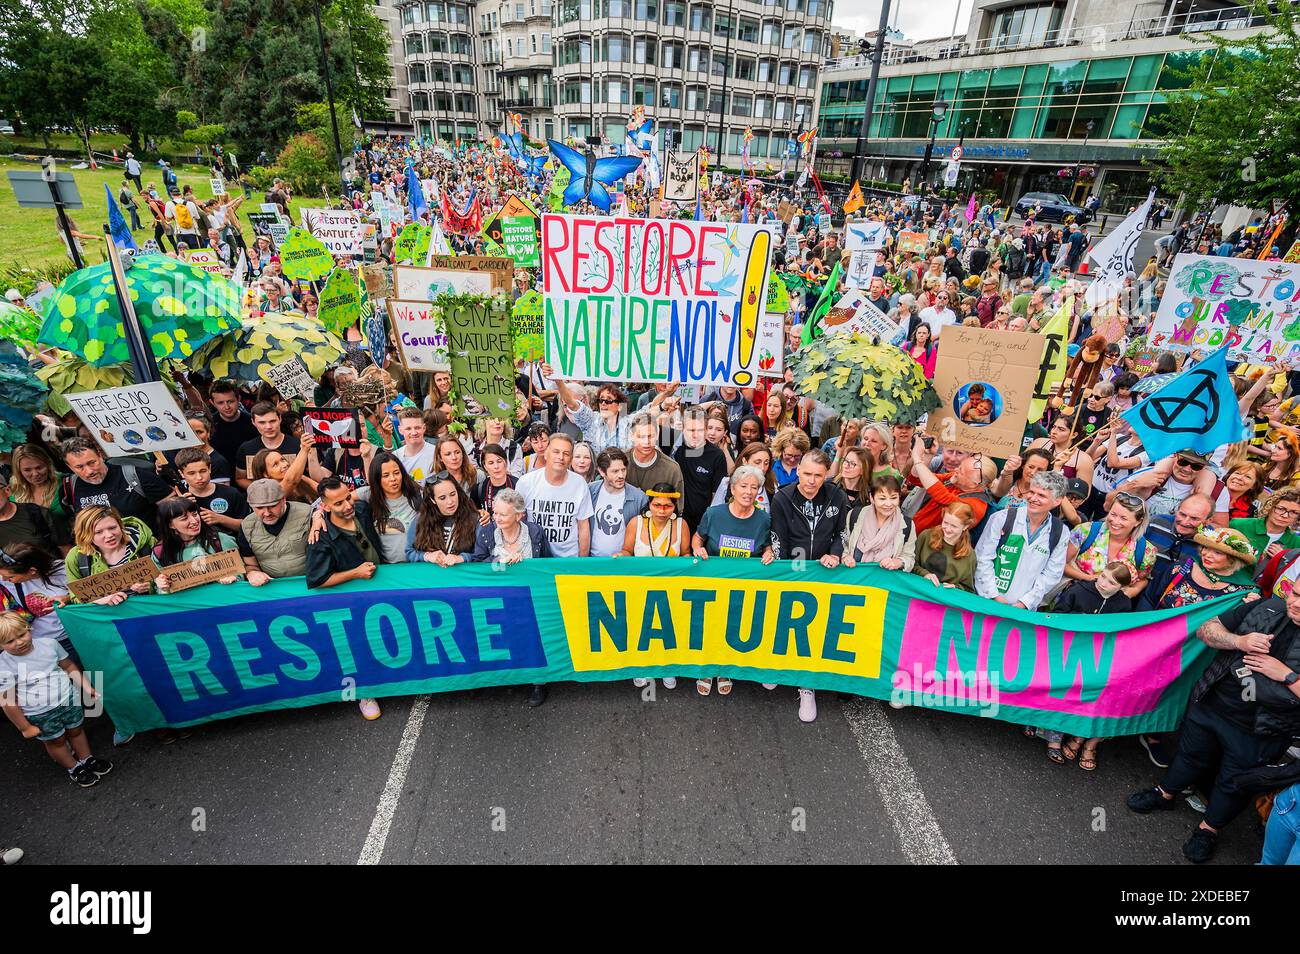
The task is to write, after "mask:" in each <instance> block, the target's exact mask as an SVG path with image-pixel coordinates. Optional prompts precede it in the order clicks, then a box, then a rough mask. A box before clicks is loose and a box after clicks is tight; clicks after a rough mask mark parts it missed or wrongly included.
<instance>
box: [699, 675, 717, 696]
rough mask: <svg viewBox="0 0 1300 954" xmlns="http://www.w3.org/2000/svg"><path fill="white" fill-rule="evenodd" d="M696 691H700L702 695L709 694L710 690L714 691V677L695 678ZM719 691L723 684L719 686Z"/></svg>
mask: <svg viewBox="0 0 1300 954" xmlns="http://www.w3.org/2000/svg"><path fill="white" fill-rule="evenodd" d="M695 691H696V692H698V693H699V694H700V695H702V696H707V695H708V694H709V693H710V692H712V691H713V680H712V679H696V680H695ZM718 691H719V692H721V691H722V686H721V685H719V686H718Z"/></svg>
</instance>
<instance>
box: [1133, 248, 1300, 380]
mask: <svg viewBox="0 0 1300 954" xmlns="http://www.w3.org/2000/svg"><path fill="white" fill-rule="evenodd" d="M1298 303H1300V265H1291V264H1287V263H1286V262H1260V261H1256V260H1255V259H1249V258H1220V257H1217V256H1207V255H1178V256H1175V258H1174V264H1173V266H1172V267H1171V268H1170V270H1169V281H1168V283H1167V284H1166V286H1165V293H1164V295H1163V296H1162V297H1161V299H1160V308H1159V309H1158V310H1157V311H1156V320H1155V321H1154V322H1153V323H1152V325H1151V334H1150V336H1149V338H1148V339H1147V345H1148V346H1149V347H1151V348H1157V349H1158V348H1176V349H1180V350H1184V351H1185V350H1189V349H1199V350H1201V351H1205V352H1207V353H1208V352H1210V351H1213V350H1214V349H1216V348H1218V347H1219V346H1221V345H1223V344H1225V343H1226V344H1228V345H1229V346H1230V347H1229V349H1228V358H1229V359H1230V360H1243V361H1250V362H1252V363H1255V364H1265V363H1275V362H1278V361H1285V360H1292V361H1294V360H1296V359H1297V358H1300V314H1297V305H1298Z"/></svg>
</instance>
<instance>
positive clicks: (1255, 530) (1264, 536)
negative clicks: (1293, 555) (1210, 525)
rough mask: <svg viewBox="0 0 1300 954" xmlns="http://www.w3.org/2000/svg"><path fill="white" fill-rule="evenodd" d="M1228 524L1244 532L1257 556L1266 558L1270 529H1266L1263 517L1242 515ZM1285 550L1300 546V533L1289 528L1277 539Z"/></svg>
mask: <svg viewBox="0 0 1300 954" xmlns="http://www.w3.org/2000/svg"><path fill="white" fill-rule="evenodd" d="M1228 526H1229V527H1231V528H1232V529H1233V530H1240V531H1241V532H1242V534H1243V535H1244V536H1245V537H1246V539H1247V540H1249V541H1250V546H1251V549H1253V550H1254V551H1255V554H1256V556H1258V557H1259V558H1260V559H1261V560H1262V559H1264V549H1265V548H1266V547H1267V546H1268V531H1267V530H1265V529H1264V518H1263V517H1242V518H1240V519H1237V520H1229V521H1228ZM1277 542H1278V543H1279V544H1281V546H1282V549H1283V550H1290V549H1293V548H1295V547H1300V534H1297V533H1295V532H1294V531H1293V530H1287V531H1286V532H1284V533H1283V534H1282V536H1280V537H1279V538H1278V540H1277Z"/></svg>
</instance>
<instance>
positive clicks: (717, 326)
mask: <svg viewBox="0 0 1300 954" xmlns="http://www.w3.org/2000/svg"><path fill="white" fill-rule="evenodd" d="M771 248H772V235H771V232H770V231H768V230H767V229H765V228H763V227H761V226H757V225H738V224H733V223H722V222H687V221H680V220H664V219H633V218H618V217H605V216H585V215H544V216H543V217H542V276H543V294H544V295H545V299H546V303H545V338H546V359H547V361H549V362H550V364H551V366H552V367H553V368H554V369H555V371H556V374H557V375H558V376H559V377H562V378H578V379H581V380H586V381H590V380H600V381H626V382H633V381H678V382H681V383H682V384H706V385H708V384H715V385H716V384H734V385H737V386H748V385H751V384H753V383H754V381H755V379H756V378H757V376H758V374H759V356H760V354H761V352H762V350H763V349H762V348H761V347H760V341H759V330H760V328H759V325H760V322H759V318H760V316H761V315H762V314H763V310H764V306H765V303H766V296H767V270H768V259H769V258H770V253H771Z"/></svg>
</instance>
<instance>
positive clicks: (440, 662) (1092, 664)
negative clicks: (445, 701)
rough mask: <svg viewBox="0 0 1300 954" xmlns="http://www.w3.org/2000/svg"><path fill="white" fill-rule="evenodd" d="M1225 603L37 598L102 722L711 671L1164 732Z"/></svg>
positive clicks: (186, 721)
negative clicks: (1162, 606)
mask: <svg viewBox="0 0 1300 954" xmlns="http://www.w3.org/2000/svg"><path fill="white" fill-rule="evenodd" d="M1236 601H1237V598H1236V597H1223V598H1221V599H1218V600H1214V601H1210V602H1206V603H1198V604H1195V605H1194V606H1191V607H1185V608H1183V609H1179V610H1167V611H1162V612H1159V613H1124V614H1114V615H1087V616H1082V615H1080V616H1067V615H1061V614H1045V613H1030V612H1027V611H1024V610H1018V609H1015V608H1012V607H1008V606H1005V605H1003V604H999V603H995V602H992V601H990V600H985V599H983V598H981V597H977V596H973V595H971V594H969V593H965V592H962V591H960V590H955V589H948V588H944V589H940V588H938V587H935V586H933V585H932V584H930V583H929V582H927V581H926V580H924V579H922V578H921V577H919V576H916V575H913V574H909V573H902V572H898V571H887V570H881V569H879V568H877V567H861V566H860V567H855V568H854V569H851V570H850V569H847V568H844V567H840V568H838V569H835V570H827V569H825V568H824V567H822V566H821V565H820V564H817V563H807V562H802V561H777V562H775V563H773V564H771V565H770V566H767V567H762V566H760V565H759V564H758V562H757V561H753V560H739V559H720V558H713V559H711V560H707V561H702V560H696V559H692V558H654V557H646V558H629V559H596V558H589V559H563V560H558V559H557V560H527V561H524V562H522V563H519V564H516V565H513V566H505V565H502V564H489V563H468V564H462V565H459V566H455V567H450V568H446V569H440V568H438V567H435V566H432V565H429V564H401V565H393V566H382V567H380V568H379V570H378V572H377V573H376V574H375V576H374V577H373V578H372V579H370V580H364V581H360V580H359V581H354V582H351V583H347V584H344V585H342V586H339V587H335V588H332V589H327V590H308V589H307V588H306V586H305V584H304V580H303V578H301V577H295V578H292V579H286V580H275V581H272V582H271V583H268V584H267V585H266V586H263V587H260V588H254V587H252V586H250V585H248V584H247V583H242V582H240V583H235V584H232V585H230V586H222V585H220V584H208V585H205V586H200V587H196V588H193V589H189V590H185V591H184V592H181V593H174V594H171V595H165V596H164V595H157V596H132V597H131V598H130V599H128V600H126V602H124V603H122V604H120V605H118V606H97V605H93V604H89V605H76V606H69V607H65V608H63V609H61V610H59V617H60V619H61V620H62V621H63V624H64V626H65V627H66V628H67V630H68V632H69V634H70V635H71V636H72V640H73V643H74V644H75V645H76V647H77V651H78V652H79V653H80V654H81V657H82V659H83V661H84V662H85V665H86V668H87V669H88V670H92V671H98V672H101V673H103V679H104V683H103V685H104V700H105V704H106V706H107V708H108V711H109V714H110V715H111V716H112V717H113V722H114V724H115V725H116V726H117V728H118V729H120V730H123V731H127V732H131V731H142V730H144V729H151V728H157V727H159V726H164V725H191V724H195V723H200V722H207V721H211V720H213V719H222V718H229V717H231V716H237V715H244V714H247V713H253V712H263V711H267V710H272V709H283V708H291V707H298V706H309V705H318V704H321V703H327V702H339V701H351V700H356V699H360V698H366V697H377V696H396V695H410V694H415V693H427V692H450V691H454V690H458V689H471V688H477V687H483V686H500V685H514V684H527V683H533V682H561V681H566V680H576V681H579V682H590V681H602V680H614V679H630V678H632V677H634V676H656V677H663V676H684V677H698V676H717V675H726V676H730V677H732V678H735V679H747V680H753V681H755V682H775V683H780V684H782V685H786V686H802V687H807V688H813V689H832V690H839V691H841V692H848V693H855V694H858V695H863V696H869V697H873V698H877V699H885V700H890V701H891V702H894V703H898V704H903V705H919V706H924V707H926V708H933V709H942V710H947V711H952V712H958V713H966V714H969V715H983V716H986V717H991V718H997V719H1001V720H1005V721H1008V722H1012V723H1020V724H1025V725H1037V726H1042V727H1045V728H1050V729H1058V730H1060V731H1063V732H1069V733H1073V734H1076V735H1081V736H1088V737H1095V736H1118V735H1131V734H1134V733H1138V732H1160V731H1166V730H1169V729H1172V728H1174V726H1176V725H1177V724H1178V721H1179V719H1180V717H1181V716H1182V712H1183V709H1184V707H1185V705H1186V703H1187V697H1188V694H1189V692H1190V691H1191V687H1192V684H1193V683H1194V681H1195V680H1196V679H1197V678H1198V677H1199V675H1200V674H1201V672H1202V671H1203V670H1204V668H1205V666H1206V665H1207V664H1208V662H1209V660H1210V658H1211V657H1212V656H1213V650H1211V649H1209V647H1207V646H1205V644H1204V643H1202V642H1201V641H1200V640H1199V639H1197V638H1196V637H1195V635H1194V632H1195V629H1196V627H1197V626H1199V625H1200V624H1201V623H1203V622H1205V621H1206V620H1208V619H1210V618H1211V617H1213V616H1215V615H1217V614H1218V613H1221V612H1223V611H1225V610H1227V609H1229V608H1230V607H1232V606H1233V605H1235V603H1236Z"/></svg>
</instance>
